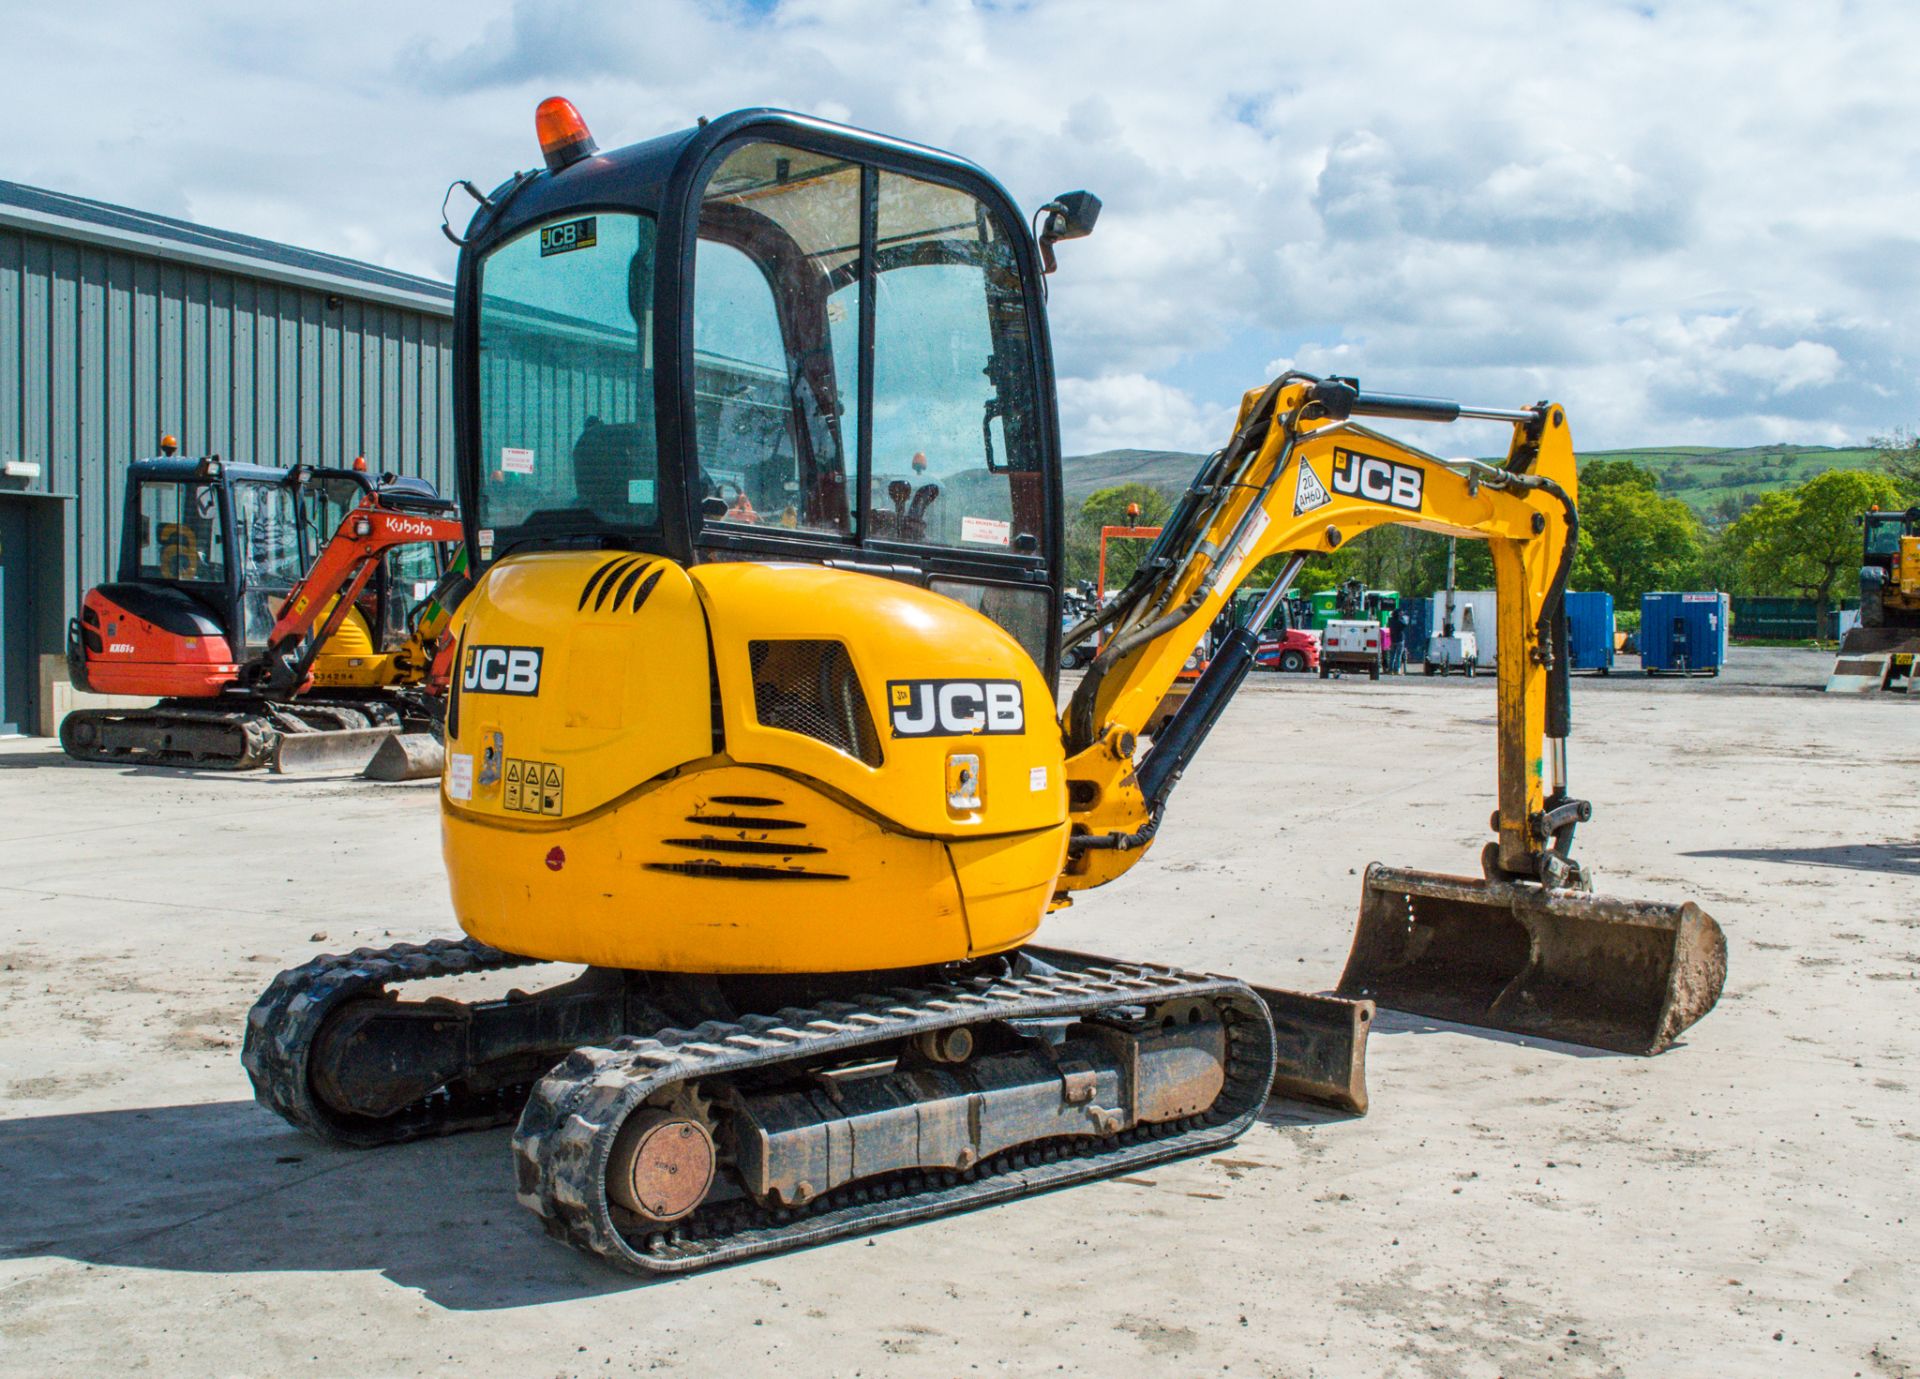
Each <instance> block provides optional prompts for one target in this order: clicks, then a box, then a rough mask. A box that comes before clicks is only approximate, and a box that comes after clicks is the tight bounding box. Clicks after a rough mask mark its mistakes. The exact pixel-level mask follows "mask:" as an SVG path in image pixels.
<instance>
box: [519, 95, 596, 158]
mask: <svg viewBox="0 0 1920 1379" xmlns="http://www.w3.org/2000/svg"><path fill="white" fill-rule="evenodd" d="M533 129H534V133H536V134H538V135H539V136H540V152H541V153H543V154H545V155H546V159H547V171H548V172H561V171H563V170H565V169H567V168H570V167H572V166H573V165H574V164H575V163H577V162H579V161H580V160H581V159H582V158H587V157H591V156H592V155H593V154H595V153H598V152H599V151H600V145H598V144H596V143H595V142H594V141H593V133H592V131H591V130H589V129H588V128H587V122H586V121H585V120H583V119H581V118H580V112H579V111H578V110H576V109H574V105H573V102H572V101H570V100H568V99H567V98H566V97H565V96H548V97H547V98H546V99H545V100H543V101H541V102H540V105H539V108H538V109H536V110H535V111H534V112H533Z"/></svg>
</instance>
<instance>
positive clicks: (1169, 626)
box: [1067, 372, 1310, 755]
mask: <svg viewBox="0 0 1920 1379" xmlns="http://www.w3.org/2000/svg"><path fill="white" fill-rule="evenodd" d="M1302 378H1310V376H1309V375H1306V374H1300V373H1294V372H1288V373H1284V374H1282V375H1281V376H1280V377H1278V378H1276V379H1274V380H1273V382H1271V383H1269V384H1268V385H1267V387H1266V390H1265V391H1264V392H1262V393H1261V395H1260V398H1259V400H1258V401H1257V402H1256V403H1255V404H1254V407H1253V411H1252V413H1251V414H1250V415H1249V416H1248V418H1247V422H1246V424H1245V425H1244V426H1242V427H1241V428H1240V429H1239V430H1238V431H1236V432H1234V435H1233V439H1232V440H1230V441H1229V442H1228V443H1227V445H1226V447H1225V449H1223V450H1221V451H1220V452H1219V454H1218V455H1217V456H1216V457H1215V458H1214V460H1212V461H1209V463H1208V464H1207V465H1206V466H1204V467H1203V468H1202V469H1201V472H1200V474H1199V475H1198V476H1196V478H1195V481H1194V483H1193V484H1192V485H1191V486H1190V487H1189V488H1188V490H1187V492H1186V493H1185V494H1183V495H1182V496H1181V499H1180V503H1179V505H1178V506H1177V507H1176V508H1175V509H1174V512H1173V515H1172V516H1171V517H1169V518H1168V520H1167V524H1166V526H1165V527H1164V528H1163V529H1162V530H1161V533H1160V539H1159V540H1158V541H1156V542H1155V543H1154V545H1153V548H1152V549H1151V550H1150V551H1149V552H1148V553H1147V559H1146V560H1145V561H1143V562H1142V564H1141V569H1140V574H1136V576H1135V581H1134V582H1138V581H1139V580H1140V578H1141V575H1146V576H1148V577H1149V578H1152V577H1153V576H1154V575H1156V574H1159V573H1160V566H1161V563H1162V562H1163V561H1164V560H1165V559H1166V556H1167V553H1169V552H1173V551H1177V550H1179V549H1180V546H1181V544H1182V543H1184V542H1186V541H1188V540H1189V539H1190V538H1191V537H1192V536H1193V535H1195V533H1196V530H1198V529H1203V528H1201V527H1200V522H1201V518H1202V516H1203V515H1204V514H1205V513H1206V512H1207V511H1208V509H1207V507H1206V500H1207V499H1209V498H1211V499H1213V500H1214V506H1217V505H1218V503H1219V501H1220V490H1221V489H1222V488H1223V487H1231V486H1232V485H1231V483H1230V482H1229V481H1230V480H1231V479H1232V478H1233V476H1234V475H1236V474H1237V473H1238V472H1239V470H1240V469H1241V467H1243V466H1244V465H1245V463H1246V462H1247V460H1248V459H1249V458H1250V457H1251V456H1254V455H1257V454H1258V453H1259V452H1260V450H1261V448H1262V447H1263V446H1264V445H1265V444H1266V440H1267V434H1268V432H1269V430H1270V429H1271V427H1272V425H1273V405H1274V402H1275V400H1276V399H1277V398H1278V397H1279V395H1280V390H1281V389H1282V388H1283V387H1285V386H1286V385H1287V384H1288V383H1289V382H1292V381H1294V380H1296V379H1302ZM1296 410H1297V409H1296ZM1286 426H1287V431H1288V436H1289V445H1291V437H1292V430H1293V418H1292V417H1289V418H1288V420H1287V422H1286ZM1285 464H1286V455H1285V454H1284V453H1283V454H1282V455H1281V456H1280V459H1279V462H1278V463H1277V464H1276V465H1275V466H1274V471H1273V473H1272V474H1271V475H1269V476H1268V478H1267V482H1266V484H1265V486H1263V487H1262V489H1261V490H1260V493H1259V495H1258V496H1257V497H1256V499H1255V502H1254V504H1253V505H1252V506H1251V507H1249V509H1248V513H1249V514H1251V513H1252V512H1253V511H1254V510H1256V509H1257V508H1258V506H1259V504H1260V503H1261V502H1263V501H1264V500H1265V497H1266V494H1267V492H1268V490H1270V489H1271V488H1272V486H1273V483H1274V481H1275V480H1276V479H1277V478H1278V477H1279V473H1280V470H1281V469H1282V468H1284V467H1285ZM1244 523H1245V519H1244V518H1243V521H1242V523H1241V524H1240V525H1238V526H1236V527H1235V529H1234V537H1233V540H1234V541H1235V542H1237V541H1238V540H1239V534H1240V532H1241V530H1242V529H1243V528H1244ZM1231 548H1232V546H1231V544H1229V546H1228V547H1227V549H1231ZM1218 558H1219V555H1218V553H1217V552H1216V553H1215V555H1214V559H1215V560H1216V561H1217V560H1218ZM1191 559H1192V556H1191V554H1189V555H1187V556H1185V557H1183V558H1182V559H1181V561H1180V563H1179V564H1178V565H1176V566H1175V567H1174V568H1173V569H1172V570H1171V571H1170V572H1167V573H1165V574H1164V575H1161V576H1160V577H1161V578H1162V579H1163V580H1164V583H1163V585H1162V594H1161V600H1160V602H1159V603H1158V604H1157V605H1155V606H1154V607H1153V608H1152V609H1151V611H1150V613H1149V615H1148V620H1147V621H1146V622H1145V623H1143V624H1142V625H1141V626H1139V627H1136V628H1133V629H1132V630H1130V631H1126V632H1122V633H1120V634H1118V635H1117V636H1115V637H1114V638H1113V639H1112V640H1111V641H1109V642H1108V643H1107V644H1106V645H1105V646H1104V647H1102V648H1101V649H1100V654H1099V655H1098V656H1096V657H1094V659H1093V663H1092V664H1091V665H1090V666H1088V667H1087V673H1086V676H1085V677H1084V678H1083V679H1082V680H1081V681H1080V684H1079V686H1078V688H1076V689H1075V690H1074V694H1073V700H1072V702H1071V703H1070V704H1069V705H1068V706H1067V752H1068V754H1069V755H1071V754H1073V753H1075V752H1079V751H1084V750H1085V749H1086V748H1087V747H1089V746H1091V745H1092V744H1093V742H1094V739H1095V738H1096V737H1097V736H1098V732H1099V725H1098V724H1097V723H1096V722H1095V721H1094V713H1095V707H1096V705H1097V703H1098V701H1099V696H1100V687H1101V685H1102V684H1103V683H1104V682H1105V680H1106V677H1107V675H1108V673H1109V672H1111V671H1112V669H1113V668H1114V666H1116V665H1117V664H1119V662H1120V661H1121V660H1122V659H1123V658H1124V657H1126V656H1127V655H1129V654H1130V653H1132V652H1133V651H1135V650H1137V649H1138V648H1140V647H1142V646H1144V645H1146V644H1147V643H1149V642H1151V641H1153V640H1154V639H1155V638H1157V637H1160V636H1164V635H1166V634H1167V633H1170V632H1172V631H1173V630H1174V629H1175V628H1177V627H1179V626H1180V625H1181V624H1182V623H1184V622H1185V621H1186V620H1187V619H1188V618H1190V617H1192V616H1193V615H1194V614H1195V613H1196V612H1198V611H1199V609H1200V607H1201V606H1202V605H1203V604H1204V603H1205V602H1206V599H1207V596H1208V594H1209V593H1210V592H1211V591H1212V583H1211V581H1210V580H1209V581H1203V582H1202V583H1201V584H1200V585H1199V586H1198V587H1197V588H1196V589H1195V590H1194V592H1193V593H1192V594H1190V595H1189V596H1188V597H1187V599H1186V600H1185V601H1184V602H1183V603H1181V604H1180V606H1179V607H1177V608H1174V609H1172V610H1171V611H1167V609H1166V604H1167V601H1168V600H1169V599H1170V598H1171V596H1172V592H1173V586H1174V584H1175V583H1177V582H1178V579H1179V575H1180V573H1181V571H1182V570H1184V569H1185V568H1186V566H1187V564H1188V563H1189V562H1190V560H1191ZM1134 582H1130V583H1129V585H1128V592H1127V593H1125V594H1123V595H1122V598H1121V600H1118V601H1128V602H1129V609H1128V611H1129V612H1131V611H1132V609H1133V608H1135V607H1137V606H1138V605H1139V604H1140V602H1141V600H1142V599H1143V598H1144V596H1145V594H1146V592H1147V587H1148V586H1146V585H1142V587H1141V588H1140V590H1139V591H1138V592H1137V593H1135V592H1133V587H1134ZM1116 620H1117V619H1116ZM1075 630H1076V631H1077V630H1078V629H1075Z"/></svg>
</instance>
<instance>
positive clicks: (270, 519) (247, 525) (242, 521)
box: [233, 483, 305, 592]
mask: <svg viewBox="0 0 1920 1379" xmlns="http://www.w3.org/2000/svg"><path fill="white" fill-rule="evenodd" d="M233 525H234V536H235V539H236V541H237V542H238V543H239V547H240V567H241V570H242V571H243V580H242V582H243V583H245V584H246V585H247V586H248V587H249V588H253V587H255V586H258V587H259V588H262V589H277V590H280V591H281V592H285V591H286V590H288V589H291V588H293V586H294V583H295V582H296V581H297V580H298V579H299V578H300V576H301V574H302V573H303V571H304V568H305V563H304V562H303V561H302V559H301V555H300V528H299V523H298V521H297V520H296V518H295V516H294V498H293V491H292V490H291V489H289V488H288V487H287V486H286V485H285V484H268V483H239V484H235V485H234V486H233Z"/></svg>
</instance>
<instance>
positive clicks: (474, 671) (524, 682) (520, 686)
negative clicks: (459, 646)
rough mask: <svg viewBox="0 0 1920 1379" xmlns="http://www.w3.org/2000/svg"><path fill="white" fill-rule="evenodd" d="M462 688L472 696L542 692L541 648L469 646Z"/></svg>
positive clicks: (461, 671)
mask: <svg viewBox="0 0 1920 1379" xmlns="http://www.w3.org/2000/svg"><path fill="white" fill-rule="evenodd" d="M460 688H461V689H463V690H466V691H468V692H469V693H472V694H538V693H540V648H539V647H537V646H470V647H468V648H467V660H466V664H465V665H464V666H462V667H461V670H460Z"/></svg>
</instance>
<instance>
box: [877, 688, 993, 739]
mask: <svg viewBox="0 0 1920 1379" xmlns="http://www.w3.org/2000/svg"><path fill="white" fill-rule="evenodd" d="M887 715H888V718H889V720H890V721H891V723H892V725H893V735H894V736H895V737H968V736H971V735H973V734H975V733H986V734H995V733H1018V732H1023V731H1025V729H1026V726H1027V706H1026V700H1025V698H1024V696H1023V695H1022V693H1021V690H1020V682H1019V681H1018V680H889V681H887Z"/></svg>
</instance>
